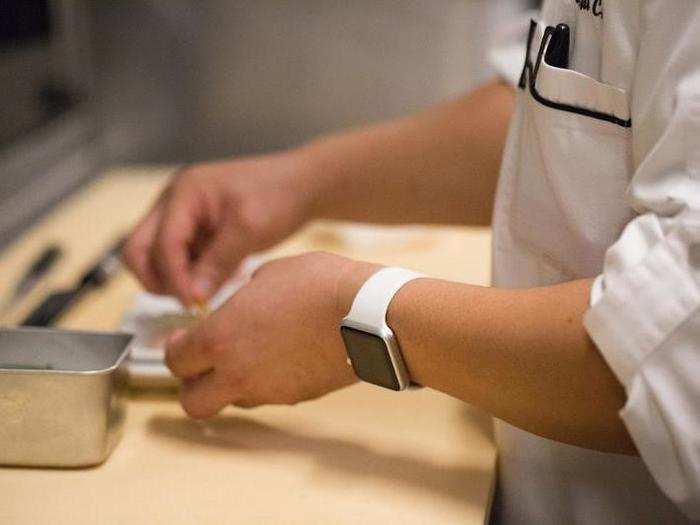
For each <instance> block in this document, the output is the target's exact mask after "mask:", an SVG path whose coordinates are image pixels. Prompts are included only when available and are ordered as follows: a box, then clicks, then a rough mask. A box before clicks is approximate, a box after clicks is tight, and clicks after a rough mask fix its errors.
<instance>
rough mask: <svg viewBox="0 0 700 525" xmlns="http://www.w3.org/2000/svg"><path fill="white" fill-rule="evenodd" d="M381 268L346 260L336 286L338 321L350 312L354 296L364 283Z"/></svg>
mask: <svg viewBox="0 0 700 525" xmlns="http://www.w3.org/2000/svg"><path fill="white" fill-rule="evenodd" d="M381 268H382V267H381V265H379V264H374V263H369V262H366V261H355V260H352V259H348V263H347V264H346V265H345V267H344V268H342V269H341V271H340V272H339V274H338V281H337V284H336V305H337V312H336V315H337V317H338V320H339V321H340V320H342V319H343V318H344V317H345V316H346V315H347V314H348V312H349V311H350V307H351V306H352V303H353V301H354V300H355V296H356V295H357V292H358V291H359V290H360V288H361V287H362V285H363V284H365V281H367V279H369V278H370V277H371V276H372V275H374V274H375V273H377V272H378V271H379V270H380V269H381Z"/></svg>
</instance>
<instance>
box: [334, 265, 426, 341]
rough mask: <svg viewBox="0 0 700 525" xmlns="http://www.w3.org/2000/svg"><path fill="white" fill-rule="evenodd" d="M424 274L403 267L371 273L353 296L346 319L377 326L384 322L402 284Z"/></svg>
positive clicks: (382, 324)
mask: <svg viewBox="0 0 700 525" xmlns="http://www.w3.org/2000/svg"><path fill="white" fill-rule="evenodd" d="M421 277H425V275H423V274H421V273H418V272H414V271H412V270H407V269H405V268H397V267H390V268H383V269H381V270H379V271H378V272H377V273H375V274H374V275H372V277H370V278H369V279H367V281H365V284H363V285H362V287H361V288H360V290H359V291H358V292H357V295H356V296H355V300H354V301H353V303H352V307H351V308H350V312H348V315H347V317H346V319H352V320H353V321H356V322H358V323H363V324H366V325H370V326H376V327H377V328H379V327H381V326H384V324H385V323H386V311H387V309H388V308H389V304H390V303H391V300H392V299H393V298H394V295H396V292H398V291H399V290H400V289H401V287H402V286H403V285H405V284H406V283H407V282H409V281H412V280H413V279H419V278H421Z"/></svg>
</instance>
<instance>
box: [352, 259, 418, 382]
mask: <svg viewBox="0 0 700 525" xmlns="http://www.w3.org/2000/svg"><path fill="white" fill-rule="evenodd" d="M421 277H425V276H424V275H423V274H420V273H417V272H413V271H411V270H406V269H404V268H383V269H381V270H379V271H378V272H377V273H375V274H374V275H372V276H371V277H370V278H369V279H367V281H366V282H365V284H363V285H362V287H361V288H360V290H359V291H358V292H357V295H356V296H355V300H354V301H353V303H352V307H351V308H350V311H349V312H348V315H347V316H346V317H345V318H344V319H343V320H342V321H341V323H340V335H341V337H342V339H343V342H344V343H345V349H346V350H347V353H348V364H349V365H351V366H352V368H353V370H354V371H355V374H356V375H357V377H359V378H360V379H361V380H363V381H366V382H367V383H372V384H374V385H378V386H381V387H384V388H389V389H391V390H397V391H399V390H405V389H407V388H408V387H409V386H411V378H410V377H409V375H408V371H407V369H406V365H405V363H404V360H403V357H402V356H401V349H400V348H399V343H398V341H397V340H396V336H395V335H394V332H393V331H392V330H391V328H390V327H389V326H388V325H387V323H386V312H387V310H388V309H389V304H390V303H391V300H392V299H393V298H394V295H395V294H396V292H398V291H399V290H400V289H401V287H402V286H403V285H405V284H406V283H408V282H409V281H412V280H414V279H419V278H421Z"/></svg>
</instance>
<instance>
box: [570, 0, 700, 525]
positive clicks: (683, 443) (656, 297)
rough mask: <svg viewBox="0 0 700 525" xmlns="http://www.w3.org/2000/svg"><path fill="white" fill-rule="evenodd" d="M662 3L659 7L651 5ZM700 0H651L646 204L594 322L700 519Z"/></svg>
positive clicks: (608, 268)
mask: <svg viewBox="0 0 700 525" xmlns="http://www.w3.org/2000/svg"><path fill="white" fill-rule="evenodd" d="M654 4H656V5H657V6H659V10H661V9H662V8H663V4H665V5H666V7H665V8H663V13H661V12H660V11H659V10H655V9H653V8H651V7H649V5H651V6H653V5H654ZM698 27H700V2H698V3H696V2H688V1H682V2H679V3H678V4H676V3H675V2H674V3H671V4H669V3H668V2H648V3H647V7H645V8H644V9H643V10H642V12H641V13H640V19H639V34H640V35H642V36H641V38H640V40H639V52H638V56H637V62H636V66H635V73H634V81H633V85H632V86H631V93H632V99H631V109H632V121H633V128H632V135H633V139H632V140H633V156H634V166H635V168H634V172H633V175H632V179H631V182H630V186H629V199H630V202H631V203H632V205H633V206H634V208H635V210H636V211H637V212H638V213H639V215H638V216H637V217H636V218H635V219H634V220H632V221H631V222H630V223H629V224H628V225H627V226H626V228H625V229H624V231H623V233H622V235H621V237H620V238H619V239H618V241H617V242H616V243H615V244H613V245H612V246H611V247H610V248H609V250H608V252H607V254H606V258H605V264H604V270H603V274H602V275H601V276H600V277H598V279H597V280H596V282H595V284H594V286H593V290H592V293H591V306H590V308H589V310H588V312H587V313H586V315H585V319H584V324H585V326H586V329H587V331H588V333H589V334H590V336H591V338H592V339H593V341H594V342H595V343H596V345H597V347H598V348H599V350H600V352H601V353H602V355H603V357H604V358H605V360H606V361H607V363H608V364H609V366H610V368H611V369H612V370H613V372H614V373H615V374H616V375H617V377H618V378H619V379H620V382H621V383H622V384H623V385H624V387H625V389H626V392H627V402H626V405H625V406H624V408H623V409H622V411H621V413H620V415H621V418H622V420H623V421H624V423H625V425H626V427H627V429H628V430H629V433H630V435H631V436H632V439H633V440H634V442H635V444H636V446H637V448H638V450H639V452H640V454H641V457H642V458H643V460H644V461H645V463H646V465H647V466H648V468H649V470H650V472H651V473H652V475H653V476H654V478H655V480H656V482H657V483H658V485H659V486H660V487H661V489H662V490H663V491H664V492H665V493H666V494H667V495H668V496H669V497H670V498H671V499H672V500H673V501H674V502H675V503H676V504H677V505H678V506H679V508H681V509H682V510H683V511H684V512H685V513H686V514H687V515H688V516H689V517H691V518H694V519H700V38H698V36H697V34H698V33H697V31H698Z"/></svg>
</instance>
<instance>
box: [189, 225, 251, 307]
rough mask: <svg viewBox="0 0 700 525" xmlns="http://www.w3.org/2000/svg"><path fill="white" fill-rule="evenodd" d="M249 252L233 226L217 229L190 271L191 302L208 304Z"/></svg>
mask: <svg viewBox="0 0 700 525" xmlns="http://www.w3.org/2000/svg"><path fill="white" fill-rule="evenodd" d="M249 251H250V249H249V247H248V246H247V245H246V243H245V242H244V241H243V239H242V237H241V236H240V235H237V234H236V231H235V226H233V225H226V224H225V225H223V226H222V227H221V228H219V229H218V231H217V232H216V234H215V235H214V237H213V238H212V239H211V241H210V242H209V244H208V245H207V246H206V248H205V249H204V251H203V252H202V254H201V256H200V257H199V259H197V262H196V263H195V265H194V268H193V270H192V288H191V291H192V296H193V298H194V299H195V300H197V301H207V300H209V299H210V298H211V297H212V295H214V293H216V291H217V290H218V289H219V288H220V287H221V285H222V284H223V283H224V282H225V281H226V280H227V279H229V278H230V277H231V275H232V274H233V272H234V271H235V270H236V268H237V267H238V265H239V264H240V262H241V260H242V259H243V258H244V257H245V256H246V255H248V252H249Z"/></svg>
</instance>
